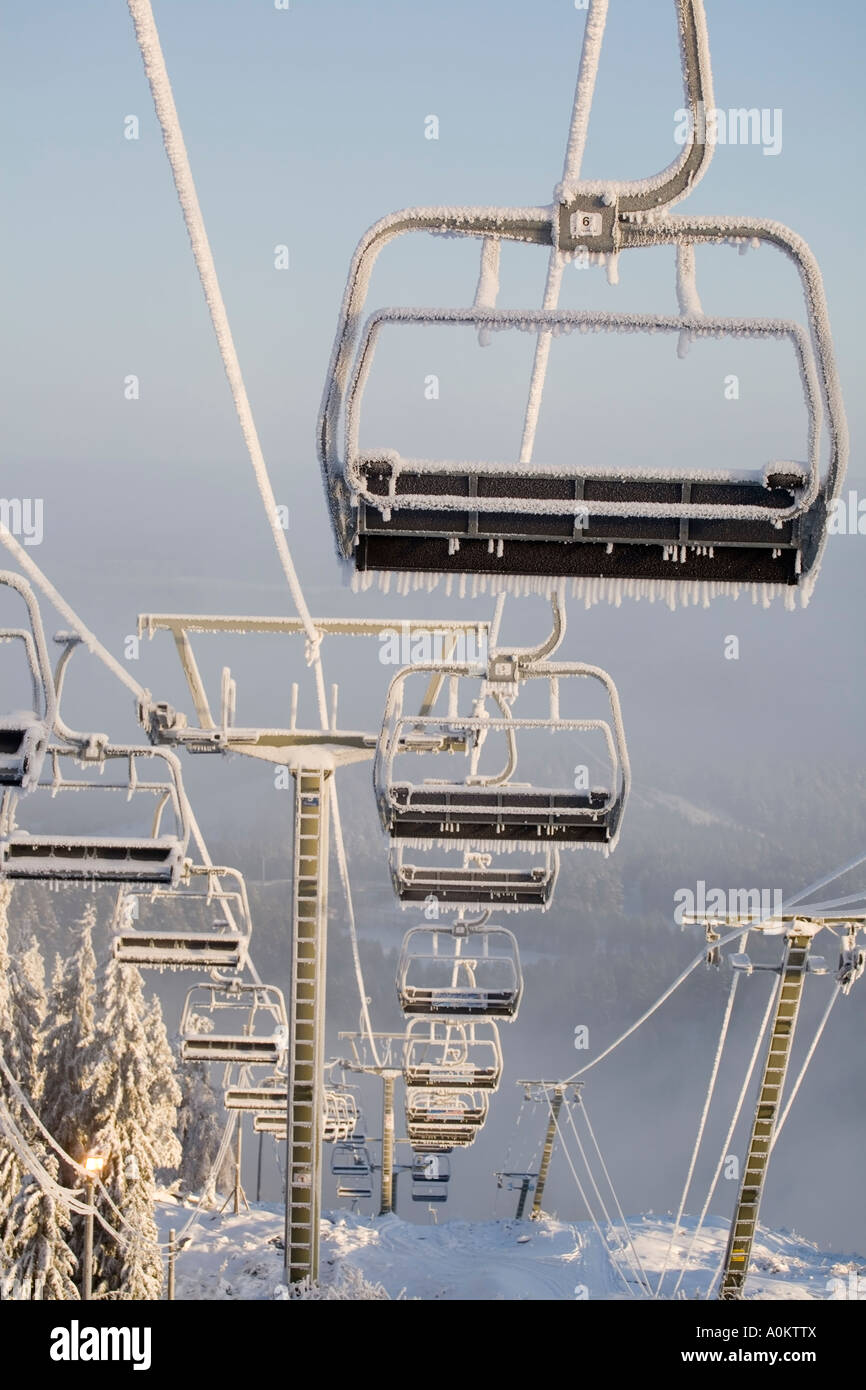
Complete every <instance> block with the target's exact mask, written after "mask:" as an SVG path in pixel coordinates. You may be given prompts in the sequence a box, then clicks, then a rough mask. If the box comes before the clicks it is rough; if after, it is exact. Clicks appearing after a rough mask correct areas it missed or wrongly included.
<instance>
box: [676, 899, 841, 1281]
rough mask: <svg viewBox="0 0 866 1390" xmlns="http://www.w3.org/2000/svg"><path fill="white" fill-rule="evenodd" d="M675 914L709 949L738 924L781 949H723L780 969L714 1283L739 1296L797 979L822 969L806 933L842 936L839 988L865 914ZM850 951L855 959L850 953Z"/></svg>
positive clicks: (774, 1122) (794, 1013)
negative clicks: (775, 957)
mask: <svg viewBox="0 0 866 1390" xmlns="http://www.w3.org/2000/svg"><path fill="white" fill-rule="evenodd" d="M683 920H684V924H691V923H696V924H700V925H702V926H704V927H705V928H706V930H707V939H708V941H709V942H710V944H711V954H712V952H713V942H714V941H715V940H718V930H719V929H720V928H721V927H725V928H730V927H743V929H744V930H750V931H757V932H761V933H763V934H766V935H771V936H776V935H784V938H785V953H784V956H783V958H782V963H781V965H778V966H774V965H760V964H759V965H754V964H753V963H752V961H751V960H750V959H749V957H748V956H747V955H744V954H735V955H733V956H732V957H731V964H732V966H733V967H734V969H738V970H743V971H745V972H746V973H748V974H751V973H752V972H753V971H754V970H763V971H773V972H776V973H778V974H779V975H780V984H779V993H778V996H777V998H776V1006H775V1010H774V1013H773V1027H772V1032H771V1034H770V1042H769V1045H768V1048H767V1053H766V1056H765V1059H764V1068H763V1072H762V1075H761V1083H760V1087H759V1089H758V1099H757V1103H756V1106H755V1118H754V1120H753V1121H752V1129H751V1133H750V1135H749V1147H748V1151H747V1155H746V1163H745V1167H744V1169H743V1178H742V1182H741V1184H740V1190H739V1193H738V1195H737V1204H736V1207H735V1208H734V1216H733V1219H732V1221H731V1229H730V1233H729V1235H728V1243H727V1247H726V1250H725V1258H724V1263H723V1265H722V1275H721V1281H720V1284H719V1291H718V1297H719V1299H720V1300H722V1301H723V1302H730V1301H733V1300H736V1299H740V1298H742V1297H743V1294H744V1291H745V1286H746V1279H747V1277H748V1273H749V1261H750V1258H751V1254H752V1245H753V1243H754V1239H755V1234H756V1232H757V1228H758V1214H759V1211H760V1206H761V1198H762V1196H763V1190H764V1183H765V1181H766V1177H767V1169H768V1166H769V1160H770V1154H771V1152H772V1149H773V1145H774V1143H775V1141H776V1136H777V1132H778V1129H779V1124H780V1119H781V1114H782V1092H783V1089H784V1086H785V1080H786V1077H787V1074H788V1066H789V1064H790V1060H791V1051H792V1048H793V1044H794V1036H795V1033H796V1029H797V1020H798V1017H799V1013H800V1005H801V1003H802V1000H803V986H804V984H805V982H806V976H807V975H809V974H818V975H825V974H827V973H828V967H827V964H826V962H825V961H824V959H823V958H822V957H819V956H813V955H811V947H812V941H813V939H814V937H815V936H816V935H817V933H818V932H819V931H821V930H822V929H823V928H831V929H833V928H835V929H837V930H838V929H840V928H841V929H842V931H843V933H844V937H843V942H844V944H843V950H842V954H841V957H840V961H839V969H838V972H837V974H836V979H837V981H838V982H839V985H840V986H841V988H842V989H843V991H844V992H846V993H847V991H848V990H849V989H850V988H851V984H852V983H853V981H854V979H856V978H857V976H858V974H859V973H862V970H863V965H864V959H863V953H862V952H860V953H858V952H857V951H856V939H857V932H858V930H859V929H860V928H862V926H863V925H864V922H866V914H863V913H862V912H860V913H853V914H848V915H846V916H840V917H825V916H821V917H817V916H816V917H813V916H810V915H807V914H804V915H803V916H797V915H796V914H782V915H781V916H779V917H775V918H767V919H765V920H764V919H760V918H758V919H755V918H753V917H748V918H743V917H736V916H732V917H721V916H719V917H712V916H706V915H702V914H697V915H695V914H688V915H687V916H686V917H685V918H684V919H683ZM858 954H859V959H856V960H855V957H857V956H858Z"/></svg>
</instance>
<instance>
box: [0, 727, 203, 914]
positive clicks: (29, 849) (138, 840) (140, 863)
mask: <svg viewBox="0 0 866 1390" xmlns="http://www.w3.org/2000/svg"><path fill="white" fill-rule="evenodd" d="M48 752H49V755H50V759H51V767H52V775H51V780H50V781H45V780H43V781H42V782H40V784H39V790H40V791H42V790H45V791H49V790H50V793H51V796H52V797H55V796H57V795H58V794H59V793H66V792H68V791H79V792H88V793H93V794H95V793H96V792H103V791H109V792H115V793H124V792H125V793H126V799H127V801H131V800H133V799H134V798H136V797H141V796H144V795H151V796H153V797H155V798H156V806H155V810H154V815H153V820H152V824H151V831H150V834H149V835H146V836H143V835H82V834H79V833H78V832H77V830H76V831H75V832H68V831H67V832H66V833H64V834H61V835H56V834H45V833H42V832H39V831H29V830H25V829H23V828H19V827H18V826H17V825H16V823H15V800H14V796H15V793H10V791H9V790H8V789H7V791H6V793H5V794H4V798H3V806H2V811H0V878H8V879H31V880H32V879H36V880H40V881H42V882H66V883H133V884H162V885H171V886H172V887H176V886H177V885H178V884H179V883H180V881H181V879H182V877H183V874H184V867H185V857H186V849H187V844H188V841H189V834H190V823H189V813H188V808H187V802H186V796H185V794H184V790H183V782H182V778H181V770H180V763H179V761H178V759H177V757H176V756H175V755H174V754H173V753H171V752H169V751H168V750H166V749H157V748H150V747H145V748H136V747H112V746H102V747H100V749H99V751H98V756H97V757H96V758H95V759H94V760H93V761H94V762H95V764H96V766H97V767H98V768H99V772H100V773H101V774H104V771H105V769H106V767H111V766H117V765H118V764H121V765H123V764H125V765H126V769H127V775H126V777H125V778H124V779H123V780H122V781H114V782H109V781H106V780H99V781H97V780H95V779H90V780H87V779H83V778H79V779H73V778H69V777H66V776H64V775H63V773H62V771H61V762H62V761H63V760H65V759H67V758H74V759H76V760H77V761H79V762H80V763H81V764H82V765H84V763H83V762H82V753H81V750H79V749H72V748H61V747H59V746H56V745H52V746H51V747H50V748H49V750H48ZM151 759H157V760H158V765H159V766H164V767H165V769H166V774H167V776H166V780H164V781H143V780H141V778H140V777H139V775H138V765H139V763H140V762H141V761H142V760H151ZM27 804H28V806H30V807H33V806H36V805H37V804H38V798H28V802H27ZM166 807H170V808H171V810H172V813H173V817H174V829H173V831H172V833H170V834H166V833H164V832H163V831H162V828H161V826H162V818H163V814H164V811H165V809H166ZM77 823H78V822H76V824H77Z"/></svg>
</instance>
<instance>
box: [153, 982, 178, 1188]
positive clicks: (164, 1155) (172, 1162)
mask: <svg viewBox="0 0 866 1390" xmlns="http://www.w3.org/2000/svg"><path fill="white" fill-rule="evenodd" d="M144 1031H145V1033H146V1034H147V1039H148V1046H149V1048H150V1061H151V1067H152V1069H153V1084H152V1086H151V1091H150V1100H151V1104H152V1106H153V1126H152V1130H151V1136H152V1139H153V1154H154V1163H155V1165H156V1167H157V1168H159V1169H163V1170H165V1169H175V1168H177V1166H178V1164H179V1163H180V1160H181V1146H180V1141H179V1139H178V1137H177V1133H176V1131H177V1123H178V1115H177V1112H178V1106H179V1105H180V1103H181V1089H180V1085H179V1083H178V1079H177V1067H176V1064H175V1057H174V1053H173V1052H172V1050H171V1044H170V1042H169V1040H168V1034H167V1033H166V1031H165V1022H164V1021H163V1017H162V1006H161V1004H160V1002H159V997H158V996H157V995H154V996H153V999H152V1000H151V1004H150V1008H149V1009H148V1011H147V1016H146V1017H145V1020H144Z"/></svg>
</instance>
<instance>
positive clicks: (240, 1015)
mask: <svg viewBox="0 0 866 1390" xmlns="http://www.w3.org/2000/svg"><path fill="white" fill-rule="evenodd" d="M226 1014H227V1015H228V1018H229V1022H231V1023H233V1024H234V1027H233V1028H232V1030H231V1031H228V1030H225V1031H222V1030H221V1031H219V1032H218V1031H216V1028H214V1031H213V1032H211V1031H206V1030H205V1029H203V1028H202V1023H203V1021H206V1022H208V1023H209V1022H211V1021H212V1020H214V1019H218V1018H219V1017H220V1015H223V1016H225V1015H226ZM266 1029H267V1031H265V1030H266ZM257 1030H258V1031H257ZM288 1033H289V1030H288V1022H287V1017H286V1005H285V1000H284V999H283V993H282V990H279V989H277V988H276V987H275V986H274V985H256V984H247V983H245V982H241V981H239V980H238V981H232V982H231V983H225V982H206V983H200V984H195V985H193V986H192V988H191V989H189V990H188V991H187V995H186V999H185V1001H184V1007H183V1016H182V1018H181V1023H180V1036H181V1048H180V1056H181V1061H182V1062H241V1063H246V1064H247V1065H264V1064H267V1065H270V1066H273V1067H277V1066H279V1064H280V1063H281V1061H282V1059H283V1057H284V1054H285V1052H286V1048H287V1046H288Z"/></svg>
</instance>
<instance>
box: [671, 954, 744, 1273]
mask: <svg viewBox="0 0 866 1390" xmlns="http://www.w3.org/2000/svg"><path fill="white" fill-rule="evenodd" d="M748 939H749V933H748V932H747V931H746V932H743V934H742V936H741V937H740V942H739V949H740V950H741V951H745V949H746V943H747V942H748ZM739 982H740V976H739V972H738V971H736V970H735V971H732V972H731V985H730V989H729V990H728V1002H727V1004H726V1006H725V1012H724V1015H723V1017H722V1026H721V1028H720V1030H719V1041H718V1043H717V1045H716V1055H715V1057H714V1058H713V1066H712V1070H711V1072H710V1079H709V1082H708V1085H707V1093H706V1096H705V1097H704V1108H703V1110H702V1111H701V1118H700V1120H699V1121H698V1132H697V1134H696V1135H695V1143H694V1148H693V1149H692V1157H691V1161H690V1163H689V1167H688V1172H687V1173H686V1180H685V1183H684V1184H683V1191H682V1196H681V1197H680V1204H679V1207H678V1208H677V1215H676V1221H675V1222H674V1228H673V1230H672V1231H671V1238H670V1240H669V1241H668V1247H667V1250H666V1251H665V1256H664V1260H663V1261H662V1267H661V1271H660V1273H659V1279H658V1283H657V1285H656V1291H655V1297H656V1298H658V1297H659V1296H660V1294H661V1291H662V1285H663V1283H664V1279H665V1275H666V1274H667V1270H668V1262H669V1260H670V1257H671V1252H672V1250H673V1247H674V1243H675V1242H676V1239H677V1236H678V1235H679V1233H680V1226H681V1224H682V1219H683V1212H684V1211H685V1209H686V1201H687V1200H688V1195H689V1189H690V1188H691V1185H692V1179H693V1177H694V1175H695V1166H696V1164H697V1161H698V1154H699V1153H700V1151H701V1145H702V1144H703V1142H704V1134H705V1132H706V1127H707V1118H708V1116H709V1113H710V1106H711V1104H712V1100H713V1096H714V1094H715V1090H716V1082H717V1081H718V1079H719V1068H720V1066H721V1063H722V1054H723V1052H724V1050H725V1043H726V1042H727V1039H728V1030H729V1028H730V1025H731V1015H732V1013H733V1011H734V1000H735V999H736V997H737V985H738V984H739Z"/></svg>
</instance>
